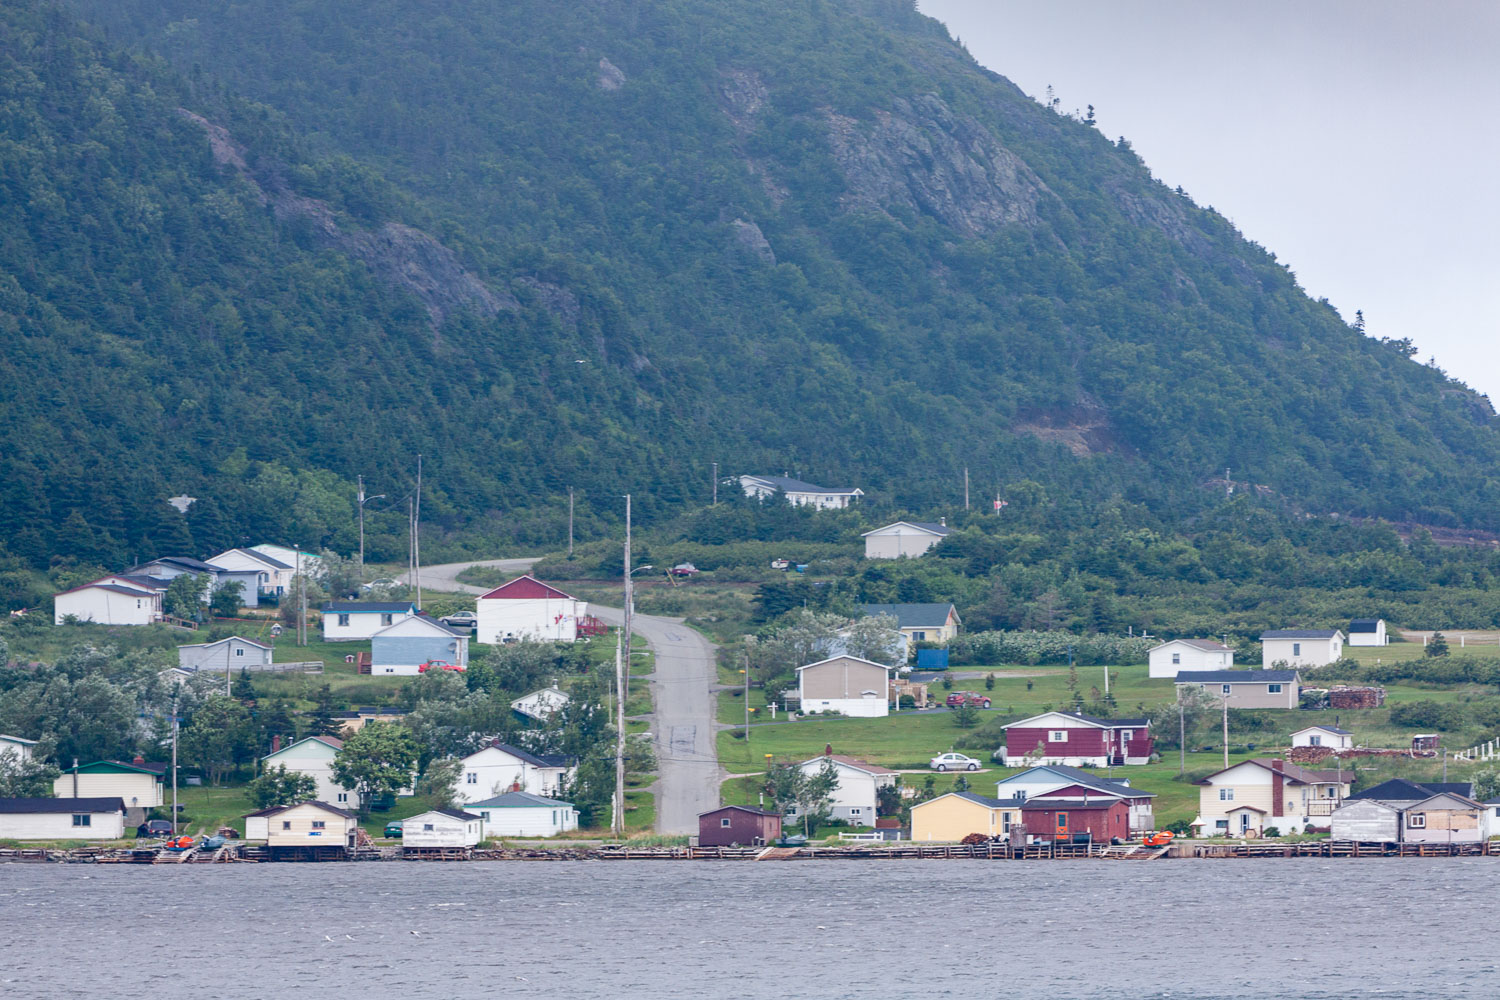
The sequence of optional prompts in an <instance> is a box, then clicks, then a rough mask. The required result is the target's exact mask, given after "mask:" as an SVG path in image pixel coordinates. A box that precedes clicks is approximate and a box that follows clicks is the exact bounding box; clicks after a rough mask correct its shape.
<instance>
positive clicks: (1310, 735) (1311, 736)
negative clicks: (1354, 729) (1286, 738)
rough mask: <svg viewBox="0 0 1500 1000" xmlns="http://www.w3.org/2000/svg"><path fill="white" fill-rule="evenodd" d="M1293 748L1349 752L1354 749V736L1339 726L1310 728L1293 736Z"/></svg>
mask: <svg viewBox="0 0 1500 1000" xmlns="http://www.w3.org/2000/svg"><path fill="white" fill-rule="evenodd" d="M1292 746H1294V747H1331V748H1332V749H1334V750H1349V749H1352V748H1353V747H1354V734H1353V733H1351V732H1349V730H1347V729H1340V728H1339V727H1337V726H1308V727H1307V728H1306V729H1299V730H1297V731H1296V732H1295V733H1293V734H1292Z"/></svg>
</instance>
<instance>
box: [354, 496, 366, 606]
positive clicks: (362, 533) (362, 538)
mask: <svg viewBox="0 0 1500 1000" xmlns="http://www.w3.org/2000/svg"><path fill="white" fill-rule="evenodd" d="M356 499H357V500H358V501H359V582H360V583H364V582H365V477H364V476H360V477H359V495H358V496H357V497H356Z"/></svg>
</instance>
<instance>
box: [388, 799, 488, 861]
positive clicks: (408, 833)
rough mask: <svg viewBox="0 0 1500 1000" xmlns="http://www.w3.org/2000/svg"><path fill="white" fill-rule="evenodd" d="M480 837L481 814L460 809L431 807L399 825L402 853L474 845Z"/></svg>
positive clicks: (482, 824)
mask: <svg viewBox="0 0 1500 1000" xmlns="http://www.w3.org/2000/svg"><path fill="white" fill-rule="evenodd" d="M482 839H484V817H482V816H480V815H478V814H477V813H471V812H466V811H465V810H463V809H431V810H428V811H427V812H424V813H418V814H417V815H415V816H412V817H410V818H409V819H407V820H405V821H404V822H403V823H402V825H401V850H402V853H403V854H404V853H408V852H412V851H418V850H423V849H427V848H439V849H442V848H466V847H474V846H475V845H477V844H478V843H479V841H480V840H482Z"/></svg>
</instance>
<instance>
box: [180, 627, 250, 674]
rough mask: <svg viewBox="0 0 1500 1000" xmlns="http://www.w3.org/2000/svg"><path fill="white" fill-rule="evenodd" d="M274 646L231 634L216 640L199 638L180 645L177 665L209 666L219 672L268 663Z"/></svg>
mask: <svg viewBox="0 0 1500 1000" xmlns="http://www.w3.org/2000/svg"><path fill="white" fill-rule="evenodd" d="M271 653H272V649H271V647H270V646H268V645H266V644H265V643H263V642H256V641H255V640H254V639H245V638H242V637H240V636H237V635H232V636H230V637H229V638H227V639H220V640H218V641H217V642H200V643H195V644H193V645H190V646H178V647H177V665H178V666H179V667H182V668H184V669H186V670H209V671H218V672H220V673H222V672H224V671H225V670H240V669H244V668H248V669H250V670H254V669H255V668H256V667H264V666H268V665H269V664H270V662H271Z"/></svg>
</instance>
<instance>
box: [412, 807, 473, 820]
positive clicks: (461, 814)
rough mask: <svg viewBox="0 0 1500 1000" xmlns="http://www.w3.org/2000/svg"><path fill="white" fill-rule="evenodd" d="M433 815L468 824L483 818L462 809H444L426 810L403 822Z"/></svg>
mask: <svg viewBox="0 0 1500 1000" xmlns="http://www.w3.org/2000/svg"><path fill="white" fill-rule="evenodd" d="M433 813H437V814H438V815H440V816H447V817H449V818H451V819H461V820H463V821H465V822H468V821H469V820H471V819H472V820H481V819H484V817H483V816H479V815H476V814H474V813H471V812H465V811H464V810H462V809H446V808H445V809H428V810H427V811H426V812H419V813H417V814H416V815H415V816H408V817H406V819H405V821H404V822H407V823H410V822H411V821H412V820H414V819H421V818H422V817H423V816H431V815H432V814H433Z"/></svg>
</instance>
